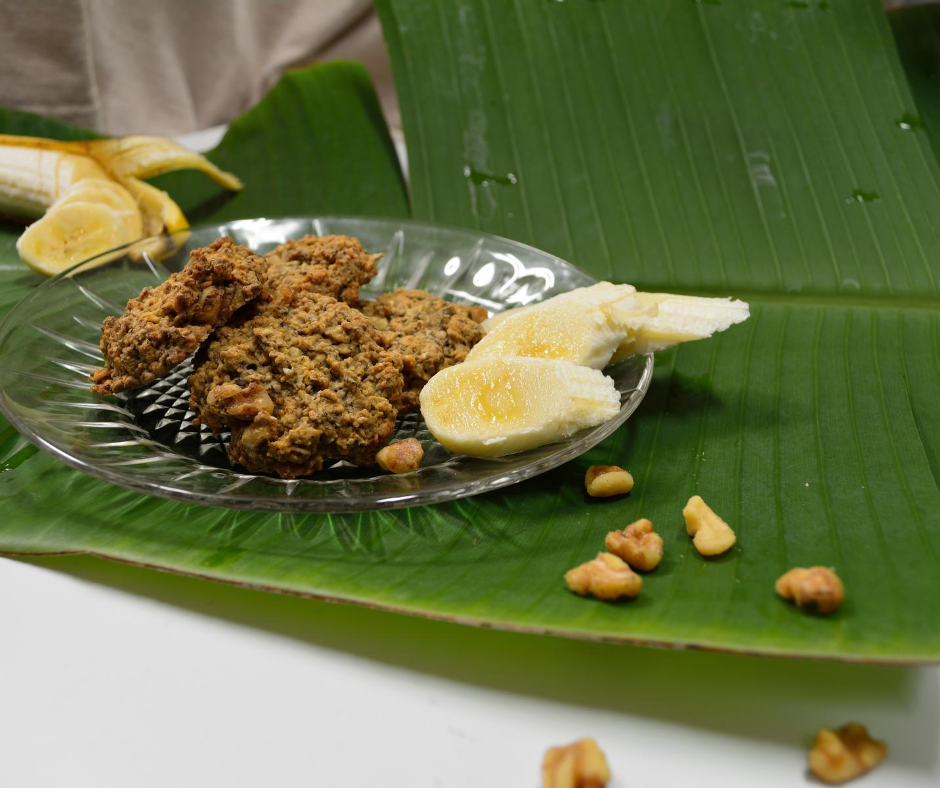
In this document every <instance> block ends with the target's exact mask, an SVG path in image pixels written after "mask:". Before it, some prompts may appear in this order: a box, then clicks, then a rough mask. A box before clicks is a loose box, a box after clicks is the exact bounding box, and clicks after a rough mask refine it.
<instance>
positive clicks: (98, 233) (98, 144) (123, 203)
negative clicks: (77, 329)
mask: <svg viewBox="0 0 940 788" xmlns="http://www.w3.org/2000/svg"><path fill="white" fill-rule="evenodd" d="M178 169H196V170H199V171H200V172H203V173H205V174H206V175H207V176H208V177H209V178H211V179H212V180H213V181H215V182H216V183H218V184H219V185H220V186H223V187H224V188H226V189H231V190H238V189H241V188H242V184H241V181H239V180H238V178H236V177H235V176H234V175H232V174H231V173H227V172H224V171H223V170H220V169H219V168H218V167H216V166H215V165H214V164H212V162H210V161H209V160H208V159H206V158H205V157H204V156H201V155H200V154H198V153H194V152H193V151H191V150H189V149H187V148H184V147H183V146H181V145H178V144H177V143H175V142H173V141H172V140H168V139H165V138H163V137H152V136H144V135H132V136H129V137H115V138H109V139H100V140H82V141H60V140H48V139H43V138H40V137H17V136H11V135H0V214H3V215H5V216H8V217H11V218H17V219H24V220H30V219H38V221H36V222H34V223H33V224H31V225H30V226H29V227H28V228H27V229H26V231H25V232H24V233H23V235H22V236H20V239H19V240H18V241H17V244H16V248H17V251H18V252H19V254H20V257H21V258H22V260H23V262H25V263H26V264H27V265H28V266H29V267H30V268H32V269H33V270H34V271H37V272H38V273H41V274H45V275H47V276H51V275H53V274H56V273H59V272H60V271H62V270H64V269H65V268H68V267H69V266H71V265H73V264H74V263H77V262H80V261H81V260H85V259H88V258H90V257H94V256H96V255H98V254H101V253H103V252H106V251H108V250H109V249H112V248H114V247H116V246H120V245H123V244H126V243H129V242H130V241H134V240H136V239H138V238H140V237H142V236H145V235H157V234H159V233H161V232H163V231H164V230H166V231H167V232H174V231H177V230H182V229H185V228H186V227H188V226H189V223H188V222H187V221H186V217H185V216H184V215H183V212H182V210H180V207H179V206H178V205H177V204H176V203H175V202H174V201H173V200H172V199H171V198H170V196H169V195H168V194H167V193H166V192H164V191H161V190H160V189H157V188H156V187H154V186H151V185H150V184H149V183H146V182H145V181H144V180H143V179H144V178H151V177H153V176H155V175H159V174H161V173H164V172H169V171H171V170H178Z"/></svg>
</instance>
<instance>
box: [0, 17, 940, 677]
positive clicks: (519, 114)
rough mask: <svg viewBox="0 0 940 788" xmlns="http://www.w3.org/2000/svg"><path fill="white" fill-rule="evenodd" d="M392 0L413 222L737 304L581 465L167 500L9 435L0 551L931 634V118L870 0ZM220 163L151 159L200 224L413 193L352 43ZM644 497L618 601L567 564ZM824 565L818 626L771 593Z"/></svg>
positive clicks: (385, 591)
mask: <svg viewBox="0 0 940 788" xmlns="http://www.w3.org/2000/svg"><path fill="white" fill-rule="evenodd" d="M378 9H379V12H380V17H381V20H382V23H383V27H384V30H385V35H386V40H387V43H388V46H389V49H390V53H391V55H392V58H393V65H394V68H395V76H396V84H397V85H398V89H399V94H400V99H401V103H402V110H403V115H404V122H405V132H406V137H407V139H408V144H409V161H410V181H411V201H412V206H413V210H412V212H413V214H414V215H415V216H417V217H420V218H423V219H429V220H432V221H438V222H443V223H448V224H456V225H466V226H472V227H480V228H482V229H485V230H488V231H492V232H496V233H499V234H502V235H507V236H510V237H513V238H517V239H519V240H523V241H527V242H530V243H534V244H535V245H537V246H540V247H542V248H546V249H548V250H550V251H552V252H555V253H557V254H559V255H561V256H562V257H565V258H567V259H569V260H571V261H572V262H575V263H576V264H578V265H580V266H582V267H583V268H585V269H586V270H588V271H590V272H592V273H593V274H594V275H596V276H598V277H603V278H609V279H613V280H616V281H629V282H632V283H634V284H636V285H637V286H642V287H643V288H645V289H649V290H654V289H668V290H673V291H678V292H689V293H699V294H734V295H737V296H740V297H743V298H746V299H747V300H750V301H751V302H752V303H753V304H754V316H753V317H752V319H751V320H750V321H748V322H747V323H745V324H744V325H742V326H739V327H736V328H735V329H733V330H731V331H729V332H728V333H727V334H723V335H721V336H720V337H717V338H715V339H713V340H710V341H708V342H702V343H697V344H693V345H689V346H684V347H681V348H679V349H678V350H674V351H670V352H668V353H666V354H663V355H662V356H661V357H660V358H659V359H658V360H657V366H658V372H657V377H656V380H655V382H654V384H653V386H652V388H651V391H650V393H649V394H648V396H647V398H646V401H645V402H644V404H643V406H642V407H641V409H640V410H639V411H638V413H637V414H635V416H634V417H633V418H632V419H631V420H630V422H628V424H627V425H626V427H625V428H623V429H621V430H620V431H619V432H618V433H617V434H615V435H614V436H612V437H611V438H610V439H608V440H607V441H606V442H605V443H603V444H601V445H600V446H598V447H596V448H595V449H593V450H591V451H590V452H589V453H588V454H587V455H585V456H584V457H582V458H580V459H579V460H577V461H575V462H573V463H569V464H568V465H566V466H563V467H561V468H559V469H556V470H554V471H551V472H549V473H547V474H545V475H543V476H541V477H538V478H536V479H533V480H530V481H528V482H524V483H522V484H519V485H516V486H514V487H511V488H507V489H506V490H504V491H500V492H497V493H494V494H490V495H487V496H480V497H476V498H471V499H467V500H463V501H459V502H454V503H451V504H447V505H443V506H437V507H433V508H418V509H408V510H402V511H395V512H378V513H370V514H362V515H343V516H339V515H333V516H309V517H291V516H272V515H262V514H251V513H245V512H229V511H224V510H217V509H208V508H200V507H195V506H184V505H181V504H177V503H172V502H167V501H163V500H157V499H154V498H148V497H145V496H141V495H137V494H134V493H131V492H128V491H125V490H122V489H120V488H116V487H110V486H107V485H105V484H103V483H101V482H97V481H95V480H93V479H90V478H89V477H86V476H84V475H82V474H80V473H78V472H75V471H73V470H70V469H68V468H66V467H65V466H63V465H61V464H60V463H58V462H57V461H55V460H53V459H52V458H51V457H48V456H46V455H44V454H41V453H38V452H36V451H35V450H33V449H32V448H30V447H27V446H26V444H25V442H24V441H23V439H22V438H20V437H19V436H16V435H15V434H14V433H13V432H12V431H11V430H9V429H7V430H6V432H4V433H2V435H0V463H2V465H0V468H2V473H0V511H2V512H3V516H2V517H0V548H2V549H3V550H5V551H7V552H11V553H56V552H59V553H61V552H86V553H91V554H95V555H101V556H105V557H108V558H112V559H116V560H122V561H128V562H132V563H139V564H144V565H147V566H153V567H157V568H161V569H165V570H171V571H176V572H181V573H186V574H191V575H196V576H200V577H207V578H212V579H216V580H222V581H226V582H233V583H240V584H244V585H248V586H251V587H255V588H264V589H269V590H277V591H282V592H287V593H296V594H303V595H311V596H317V597H321V598H327V599H334V600H342V601H350V602H358V603H361V604H366V605H372V606H376V607H381V608H385V609H390V610H397V611H402V612H409V613H415V614H420V615H425V616H431V617H436V618H441V619H447V620H452V621H459V622H464V623H472V624H481V625H486V626H497V627H504V628H511V629H517V630H522V631H529V632H548V633H554V634H560V635H566V636H574V637H588V638H596V639H604V640H612V641H631V642H641V643H650V644H664V645H670V646H696V647H705V648H720V649H728V650H736V651H747V652H754V653H762V654H787V655H803V656H820V657H831V658H841V659H852V660H876V661H910V660H936V659H937V658H938V657H940V575H938V571H937V569H938V566H937V564H938V561H937V556H938V553H940V522H938V519H940V518H938V515H937V512H938V511H940V506H938V504H940V490H938V487H937V471H938V468H940V430H938V427H940V417H938V415H937V412H936V402H937V396H938V393H940V363H938V359H940V351H938V347H940V331H938V326H937V309H938V306H940V300H938V297H937V295H938V294H937V288H936V278H937V276H938V274H940V271H938V268H937V263H936V260H937V259H938V252H940V237H938V233H940V229H935V227H934V224H933V222H932V221H931V218H932V217H934V216H937V215H940V214H938V208H940V187H938V184H940V171H938V166H937V161H936V158H935V156H934V153H933V150H932V149H931V145H930V142H929V140H928V139H927V137H926V135H925V134H919V133H911V131H910V130H905V129H903V128H902V127H901V126H900V125H899V124H898V123H897V120H898V119H899V118H901V117H902V116H903V115H904V113H915V112H916V111H917V109H916V107H915V104H914V99H913V97H912V95H911V92H910V89H909V87H908V83H907V81H906V78H905V75H904V72H903V70H902V67H901V63H900V60H899V57H898V54H897V50H896V48H895V45H894V42H893V40H892V38H891V33H890V31H889V28H888V24H887V22H886V21H885V18H884V15H883V13H882V12H881V9H880V6H879V5H878V3H877V2H875V0H833V1H832V2H828V1H827V2H825V3H822V2H817V0H809V2H807V3H784V2H776V1H774V2H771V0H764V1H763V2H761V1H759V0H752V1H751V2H747V3H734V4H732V3H723V4H722V3H719V2H708V3H698V2H693V0H689V1H688V2H681V3H662V2H660V1H659V0H634V2H631V3H629V4H626V3H616V2H590V1H589V0H566V2H546V1H545V0H539V2H534V1H530V2H523V1H522V0H515V1H514V2H507V0H467V2H462V3H460V4H453V3H447V2H432V1H431V0H429V1H428V2H426V3H410V2H403V1H402V0H382V2H379V3H378ZM37 123H38V121H37ZM4 130H5V129H4ZM20 133H23V132H22V131H21V132H20ZM210 157H211V158H212V159H213V160H214V161H216V162H217V163H219V164H220V165H222V166H224V167H227V168H229V169H232V170H233V171H235V172H236V173H238V174H239V175H240V176H242V177H243V179H244V180H245V181H246V183H247V184H248V188H246V190H245V192H244V193H242V194H240V195H239V196H238V197H236V198H234V199H226V198H224V197H221V196H219V195H218V194H217V193H215V192H214V191H213V189H212V188H211V187H209V186H208V185H205V184H203V183H201V182H199V181H196V180H194V179H192V178H190V177H189V176H181V177H180V176H173V177H172V178H170V179H168V180H166V181H164V182H163V184H164V185H165V187H166V188H168V189H170V190H171V193H173V194H174V196H176V197H177V198H178V199H179V200H180V201H181V204H183V205H184V207H185V208H186V209H187V210H188V211H189V215H190V216H193V215H194V214H198V215H200V216H201V218H203V219H205V220H207V221H208V220H215V219H216V218H233V217H235V216H252V215H276V214H277V213H278V212H281V213H302V212H316V211H326V210H328V211H330V212H333V213H341V212H350V213H373V214H385V215H405V214H406V213H407V211H408V202H407V197H406V195H405V192H404V189H403V187H402V181H401V177H400V173H399V172H398V169H397V165H396V163H395V160H394V156H393V153H392V150H391V146H390V144H389V141H388V137H387V134H386V132H385V129H384V126H383V124H382V123H381V119H380V116H379V114H378V108H377V104H376V102H375V99H374V96H373V95H372V92H371V88H370V87H369V86H368V84H367V81H366V79H365V77H364V76H363V75H362V73H361V72H359V71H358V70H356V69H355V68H354V67H352V66H349V65H342V66H323V67H318V68H316V69H313V70H310V71H305V72H300V73H296V74H293V75H291V76H289V77H287V78H286V80H285V81H284V82H282V83H281V84H280V85H279V86H278V87H277V88H275V91H274V93H273V94H272V96H269V97H268V99H266V100H265V101H264V102H262V104H261V105H259V107H257V108H255V109H254V110H252V111H251V112H249V113H248V114H247V115H246V116H245V117H244V118H242V119H241V120H239V121H237V122H236V123H235V124H233V126H232V128H231V129H230V131H229V133H228V134H227V135H226V138H225V140H223V142H222V143H221V145H220V147H219V149H217V150H216V151H214V152H213V153H212V154H211V155H210ZM331 176H332V178H333V179H340V180H341V182H339V183H337V182H335V181H334V180H333V179H331ZM321 187H322V188H321ZM200 212H201V213H200ZM15 231H16V230H15V228H9V229H8V231H7V232H6V234H5V235H4V240H3V242H2V244H3V245H2V247H0V248H3V249H4V257H3V262H2V265H3V270H2V272H0V275H2V277H3V278H2V280H0V281H2V287H0V308H3V305H9V304H10V303H12V302H13V301H14V300H15V299H17V298H19V297H21V295H22V294H23V293H24V292H25V291H26V289H27V288H28V287H30V286H32V285H33V284H34V283H35V279H34V278H33V277H32V276H31V275H28V274H25V273H24V272H23V271H24V269H22V268H21V267H20V266H19V264H18V263H17V262H16V260H15V257H14V256H12V255H10V254H9V249H10V248H12V241H10V240H9V239H11V238H13V237H14V235H13V233H15ZM594 463H617V464H620V465H623V466H625V467H628V468H629V469H630V470H631V471H633V473H634V476H635V477H636V479H637V485H636V488H635V490H634V492H633V493H632V494H631V495H630V496H628V497H626V498H622V499H617V500H610V501H604V502H599V501H591V500H588V499H587V498H586V496H585V494H584V491H583V485H582V479H583V474H584V471H585V469H586V467H587V466H588V465H590V464H594ZM693 493H699V494H700V495H702V496H703V497H704V498H705V500H706V501H708V502H709V503H710V504H711V505H712V506H713V507H714V508H715V509H716V510H717V511H718V512H719V513H720V514H722V515H723V516H725V518H726V519H728V520H729V521H730V522H731V523H732V525H733V526H734V527H735V529H736V531H737V533H738V544H737V546H736V547H735V549H734V550H733V551H732V552H731V553H730V554H729V555H726V556H725V557H722V558H719V559H717V560H706V559H703V558H701V557H700V556H698V554H697V553H696V552H695V551H694V549H692V548H691V546H690V544H689V540H688V537H687V536H686V534H685V529H684V524H683V521H682V515H681V509H682V505H683V504H684V502H685V500H686V499H687V498H688V497H689V496H690V495H691V494H693ZM63 501H68V506H67V507H66V506H63V505H62V502H63ZM644 516H645V517H649V518H650V519H651V520H653V522H654V523H655V524H656V526H657V530H658V531H659V532H660V533H661V534H662V535H663V537H664V540H665V545H666V553H665V558H664V561H663V564H662V565H661V566H660V568H659V569H657V571H656V572H655V573H653V574H651V575H649V576H648V577H647V578H646V580H645V584H644V589H643V593H642V594H641V596H640V597H639V598H638V599H637V600H635V601H634V602H631V603H626V604H605V603H600V602H595V601H592V600H585V599H581V598H577V597H574V596H573V595H571V594H570V593H568V592H567V591H566V589H565V586H564V583H563V581H562V579H561V578H562V574H563V573H564V571H565V570H566V569H568V568H570V567H571V566H573V565H574V564H575V563H578V562H580V561H582V560H585V559H587V558H589V557H591V556H593V555H594V554H595V553H596V552H597V551H598V550H599V549H601V546H602V544H603V538H604V535H605V534H606V532H607V531H609V530H613V529H614V528H622V527H623V526H624V525H626V524H627V523H629V522H631V521H633V520H635V519H638V518H639V517H644ZM814 564H822V565H829V566H834V567H836V568H837V570H838V571H839V573H840V575H841V577H842V578H843V580H844V581H845V584H846V588H847V601H846V603H845V605H844V606H843V607H842V608H841V610H840V611H839V612H838V613H837V614H835V615H834V616H831V617H829V618H821V617H815V616H811V615H807V614H805V613H803V612H801V611H800V610H798V609H796V608H794V607H792V606H790V605H787V604H785V603H783V602H781V601H780V600H779V599H777V598H776V597H775V595H774V591H773V583H774V579H775V578H776V577H777V576H778V575H779V574H780V573H782V572H783V571H784V570H785V569H787V568H789V567H790V566H794V565H804V566H805V565H814Z"/></svg>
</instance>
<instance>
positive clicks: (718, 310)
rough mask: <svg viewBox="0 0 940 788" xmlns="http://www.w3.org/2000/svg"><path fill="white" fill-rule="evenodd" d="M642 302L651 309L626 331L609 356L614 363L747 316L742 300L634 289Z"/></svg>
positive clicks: (703, 334)
mask: <svg viewBox="0 0 940 788" xmlns="http://www.w3.org/2000/svg"><path fill="white" fill-rule="evenodd" d="M636 298H637V300H638V301H639V303H640V304H641V305H643V306H644V307H646V308H647V309H650V310H652V311H651V312H648V313H647V314H648V315H649V316H648V318H647V319H646V320H645V321H644V322H643V323H642V325H640V326H639V328H638V329H637V330H635V331H632V332H630V333H629V334H628V336H627V338H626V339H625V340H624V342H623V343H622V344H621V345H620V347H619V348H617V352H616V353H614V355H613V357H612V358H611V363H616V362H617V361H621V360H623V359H625V358H627V357H629V356H634V355H637V354H638V353H652V352H654V351H657V350H665V349H666V348H669V347H672V346H673V345H677V344H679V343H680V342H693V341H695V340H697V339H708V337H710V336H711V335H712V334H717V333H719V332H720V331H725V330H726V329H728V328H731V326H733V325H735V324H737V323H743V322H744V321H745V320H747V319H748V317H750V314H751V311H750V307H749V306H748V305H747V304H746V303H745V302H744V301H738V300H732V299H730V298H702V297H701V296H680V295H670V294H669V293H637V294H636Z"/></svg>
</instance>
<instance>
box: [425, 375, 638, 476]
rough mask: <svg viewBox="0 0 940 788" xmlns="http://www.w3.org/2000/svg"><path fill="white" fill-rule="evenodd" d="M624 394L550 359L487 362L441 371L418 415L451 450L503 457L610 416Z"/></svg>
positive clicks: (600, 377) (606, 382) (598, 378)
mask: <svg viewBox="0 0 940 788" xmlns="http://www.w3.org/2000/svg"><path fill="white" fill-rule="evenodd" d="M619 410H620V394H619V393H618V392H617V389H616V388H614V382H613V380H611V379H610V378H608V377H606V376H605V375H604V374H603V373H602V372H599V371H598V370H596V369H590V368H588V367H582V366H578V365H576V364H572V363H570V362H567V361H556V360H553V359H545V358H520V357H506V358H485V359H480V360H477V361H469V360H468V361H465V362H464V363H463V364H458V365H457V366H454V367H449V368H448V369H444V370H442V371H441V372H438V373H437V374H436V375H435V376H434V377H433V378H431V380H430V381H429V382H428V383H427V385H426V386H425V387H424V389H423V390H422V391H421V414H422V416H424V421H425V424H426V425H427V427H428V429H429V430H430V431H431V434H432V435H433V436H434V437H435V438H436V439H437V440H438V441H439V442H440V443H441V444H442V445H443V446H445V447H446V448H448V449H450V450H451V451H454V452H458V453H461V454H468V455H471V456H475V457H500V456H502V455H504V454H512V453H514V452H518V451H524V450H526V449H531V448H534V447H536V446H543V445H544V444H546V443H551V442H553V441H556V440H561V439H563V438H566V437H568V436H569V435H571V434H573V433H575V432H577V431H578V430H580V429H584V428H585V427H593V426H596V425H597V424H601V423H603V422H605V421H607V420H608V419H612V418H613V417H614V416H616V415H617V413H618V411H619Z"/></svg>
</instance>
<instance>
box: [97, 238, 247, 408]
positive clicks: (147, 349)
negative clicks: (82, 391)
mask: <svg viewBox="0 0 940 788" xmlns="http://www.w3.org/2000/svg"><path fill="white" fill-rule="evenodd" d="M264 270H265V261H264V258H262V257H261V256H259V255H256V254H255V253H254V252H252V251H251V250H249V249H246V248H245V247H244V246H239V245H238V244H236V243H235V242H234V241H233V240H232V239H231V238H219V239H218V240H217V241H215V242H214V243H212V244H211V245H210V246H206V247H203V248H201V249H194V250H193V251H192V252H190V254H189V262H188V263H187V264H186V267H185V268H183V270H182V271H178V272H177V273H175V274H172V275H171V276H170V277H169V278H168V279H167V280H166V281H165V282H163V283H162V284H160V285H157V286H156V287H145V288H144V289H143V291H141V293H140V295H139V296H137V297H136V298H132V299H131V300H130V301H128V302H127V308H126V309H125V310H124V314H123V315H120V316H119V317H113V316H112V317H108V318H106V319H105V321H104V323H103V324H102V326H101V345H100V347H101V352H102V353H103V354H104V362H105V365H104V367H103V368H102V369H96V370H95V371H94V372H93V373H92V374H91V380H92V382H93V383H94V384H95V385H94V386H92V391H94V392H95V393H97V394H114V393H116V392H119V391H124V390H125V389H134V388H139V387H141V386H146V385H148V384H149V383H152V382H153V381H155V380H157V379H158V378H161V377H163V376H164V375H166V374H167V373H168V372H169V371H170V370H172V369H173V367H175V366H177V365H178V364H180V363H182V362H183V361H184V360H185V359H186V358H187V357H188V356H189V355H190V354H191V353H193V351H195V350H196V348H198V347H199V345H200V344H202V342H204V341H205V340H206V338H207V337H208V336H209V334H210V333H211V332H212V330H213V329H214V328H216V327H217V326H221V325H222V324H224V323H225V322H226V321H227V320H228V319H229V318H230V317H231V316H232V314H233V313H234V312H235V310H237V309H238V308H239V307H241V306H243V305H245V304H246V303H248V302H249V301H252V300H254V299H255V298H257V297H258V296H259V295H260V294H261V290H262V281H263V279H264Z"/></svg>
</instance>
